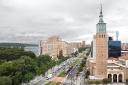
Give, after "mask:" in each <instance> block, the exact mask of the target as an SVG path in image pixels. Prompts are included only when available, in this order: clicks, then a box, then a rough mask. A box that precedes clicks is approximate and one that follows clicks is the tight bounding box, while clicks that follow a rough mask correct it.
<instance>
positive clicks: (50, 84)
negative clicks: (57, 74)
mask: <svg viewBox="0 0 128 85" xmlns="http://www.w3.org/2000/svg"><path fill="white" fill-rule="evenodd" d="M45 85H60V83H59V82H57V83H56V82H52V81H50V82H48V83H47V84H45Z"/></svg>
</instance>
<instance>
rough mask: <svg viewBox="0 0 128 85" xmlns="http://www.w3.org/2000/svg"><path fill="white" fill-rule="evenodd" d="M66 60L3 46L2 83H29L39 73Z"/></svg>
mask: <svg viewBox="0 0 128 85" xmlns="http://www.w3.org/2000/svg"><path fill="white" fill-rule="evenodd" d="M2 49H3V50H2ZM64 60H65V59H61V60H59V61H55V60H52V59H51V57H50V56H49V55H40V56H38V57H36V56H35V55H34V54H33V53H32V52H26V51H24V50H23V49H18V48H1V49H0V61H1V62H0V85H20V84H21V83H27V82H29V81H30V80H32V79H33V78H34V77H35V76H37V75H44V74H45V72H46V71H47V70H48V69H50V68H52V67H53V66H55V65H56V64H59V63H61V62H62V61H64Z"/></svg>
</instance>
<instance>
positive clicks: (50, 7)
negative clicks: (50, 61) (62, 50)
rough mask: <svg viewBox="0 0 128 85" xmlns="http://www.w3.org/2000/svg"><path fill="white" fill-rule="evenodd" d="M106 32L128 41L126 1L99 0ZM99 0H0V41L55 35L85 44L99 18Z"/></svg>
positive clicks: (34, 38) (25, 39)
mask: <svg viewBox="0 0 128 85" xmlns="http://www.w3.org/2000/svg"><path fill="white" fill-rule="evenodd" d="M101 2H102V4H103V15H104V22H106V23H107V31H108V32H109V33H110V34H111V35H112V36H115V32H116V31H119V40H121V41H122V42H128V17H127V16H128V5H127V3H128V0H102V1H101ZM99 11H100V1H99V0H0V42H17V43H38V42H39V40H44V39H46V38H47V37H49V36H53V35H58V36H60V37H62V38H63V39H64V40H66V41H82V40H85V41H86V42H87V43H90V41H91V40H92V39H93V35H94V34H95V32H96V24H97V23H98V20H99Z"/></svg>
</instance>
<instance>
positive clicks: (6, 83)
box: [0, 77, 12, 85]
mask: <svg viewBox="0 0 128 85" xmlns="http://www.w3.org/2000/svg"><path fill="white" fill-rule="evenodd" d="M0 85H12V80H11V78H10V77H0Z"/></svg>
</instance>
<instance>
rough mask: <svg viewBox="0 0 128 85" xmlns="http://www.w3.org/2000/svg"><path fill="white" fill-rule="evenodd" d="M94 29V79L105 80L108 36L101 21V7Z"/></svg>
mask: <svg viewBox="0 0 128 85" xmlns="http://www.w3.org/2000/svg"><path fill="white" fill-rule="evenodd" d="M96 27H97V31H96V77H97V78H99V79H103V78H107V58H108V35H107V32H106V23H104V21H103V14H102V5H101V10H100V16H99V22H98V23H97V25H96Z"/></svg>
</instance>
